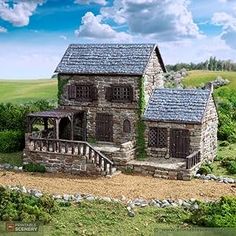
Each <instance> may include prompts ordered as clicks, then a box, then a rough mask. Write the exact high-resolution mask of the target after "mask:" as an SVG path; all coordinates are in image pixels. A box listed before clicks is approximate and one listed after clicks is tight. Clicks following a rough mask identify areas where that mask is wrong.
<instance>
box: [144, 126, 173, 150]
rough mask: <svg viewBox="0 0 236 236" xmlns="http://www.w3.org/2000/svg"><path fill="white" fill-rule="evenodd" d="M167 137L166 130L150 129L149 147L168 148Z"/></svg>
mask: <svg viewBox="0 0 236 236" xmlns="http://www.w3.org/2000/svg"><path fill="white" fill-rule="evenodd" d="M167 137H168V133H167V129H166V128H157V127H150V128H149V140H148V145H149V147H157V148H166V147H167Z"/></svg>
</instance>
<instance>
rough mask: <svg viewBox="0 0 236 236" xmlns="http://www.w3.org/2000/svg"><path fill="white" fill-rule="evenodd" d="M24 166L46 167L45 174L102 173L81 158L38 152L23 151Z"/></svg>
mask: <svg viewBox="0 0 236 236" xmlns="http://www.w3.org/2000/svg"><path fill="white" fill-rule="evenodd" d="M23 155H24V160H23V161H24V164H28V163H38V164H43V165H44V166H45V167H46V170H47V172H64V173H71V174H81V175H83V174H86V175H101V174H102V171H101V169H99V168H98V167H96V166H95V165H94V164H93V163H89V161H88V160H87V161H86V159H85V157H83V156H76V155H68V154H60V153H51V152H38V151H31V150H29V149H24V154H23Z"/></svg>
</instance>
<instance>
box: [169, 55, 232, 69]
mask: <svg viewBox="0 0 236 236" xmlns="http://www.w3.org/2000/svg"><path fill="white" fill-rule="evenodd" d="M166 68H167V70H168V71H171V70H173V71H179V70H181V69H182V68H185V69H186V70H209V71H236V63H235V62H233V61H232V60H219V59H217V58H216V57H210V58H209V59H208V60H206V61H204V62H200V63H193V62H190V63H177V64H175V65H167V66H166Z"/></svg>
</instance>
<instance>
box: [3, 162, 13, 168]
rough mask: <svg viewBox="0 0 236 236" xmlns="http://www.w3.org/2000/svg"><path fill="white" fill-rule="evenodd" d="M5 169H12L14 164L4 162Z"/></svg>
mask: <svg viewBox="0 0 236 236" xmlns="http://www.w3.org/2000/svg"><path fill="white" fill-rule="evenodd" d="M2 167H3V169H6V170H9V169H12V166H11V165H10V164H9V163H4V164H2Z"/></svg>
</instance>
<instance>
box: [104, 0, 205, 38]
mask: <svg viewBox="0 0 236 236" xmlns="http://www.w3.org/2000/svg"><path fill="white" fill-rule="evenodd" d="M188 6H189V1H188V0H176V1H172V0H162V1H160V0H123V1H120V0H115V1H114V4H113V6H111V7H103V8H102V9H101V15H102V17H103V18H104V19H112V20H114V22H115V23H117V24H119V25H120V24H126V25H127V26H128V28H129V30H130V32H132V33H136V34H140V35H149V36H150V37H152V38H156V39H158V40H160V41H166V40H179V39H182V38H198V37H200V36H201V33H200V31H199V28H198V26H197V24H196V23H194V21H193V17H192V14H191V11H190V10H189V9H188Z"/></svg>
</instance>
